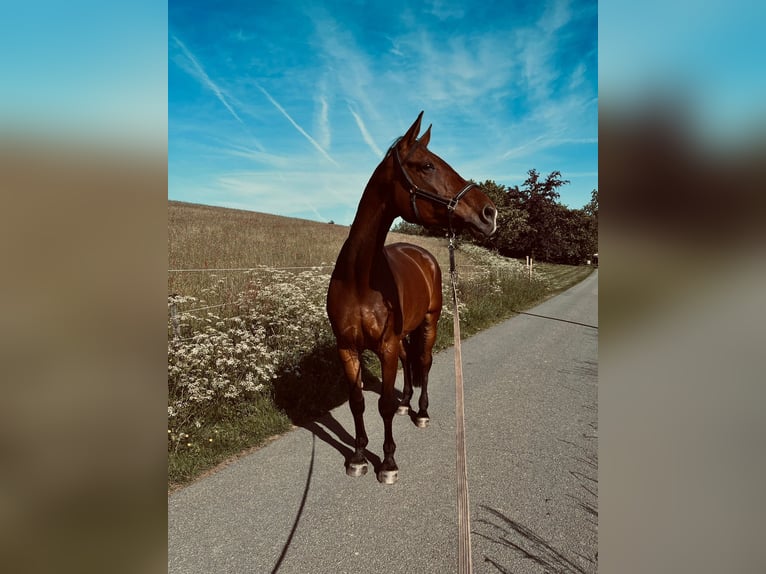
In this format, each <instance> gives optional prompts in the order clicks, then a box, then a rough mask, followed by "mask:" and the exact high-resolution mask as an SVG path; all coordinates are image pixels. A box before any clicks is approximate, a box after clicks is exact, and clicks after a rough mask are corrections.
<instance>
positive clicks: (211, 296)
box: [168, 202, 592, 490]
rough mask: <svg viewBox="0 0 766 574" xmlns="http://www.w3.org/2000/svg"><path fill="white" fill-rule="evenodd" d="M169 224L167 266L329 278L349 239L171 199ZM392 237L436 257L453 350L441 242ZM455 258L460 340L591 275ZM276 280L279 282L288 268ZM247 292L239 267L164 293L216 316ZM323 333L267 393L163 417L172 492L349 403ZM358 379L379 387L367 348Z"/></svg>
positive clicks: (472, 251)
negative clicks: (300, 270)
mask: <svg viewBox="0 0 766 574" xmlns="http://www.w3.org/2000/svg"><path fill="white" fill-rule="evenodd" d="M168 225H169V228H168V236H169V245H168V251H169V261H170V269H213V268H226V269H242V268H254V267H257V266H259V265H265V266H271V267H302V266H317V265H326V267H324V268H323V269H322V270H321V272H322V273H329V272H330V269H331V265H332V263H334V260H335V257H336V256H337V253H338V251H339V250H340V247H341V245H342V244H343V241H344V240H345V238H346V236H347V234H348V228H347V227H345V226H340V225H330V224H323V223H317V222H311V221H303V220H297V219H289V218H282V217H277V216H273V215H265V214H260V213H254V212H246V211H238V210H231V209H224V208H214V207H207V206H199V205H192V204H183V203H177V202H170V203H169V217H168ZM394 241H408V242H411V243H416V244H418V245H421V246H423V247H425V248H426V249H428V250H429V251H431V252H432V253H434V255H435V256H436V258H437V259H438V260H439V262H440V264H441V266H442V270H443V275H444V283H445V289H444V295H445V297H444V312H443V315H442V318H441V320H440V321H439V332H438V337H437V342H436V347H435V348H436V350H440V349H443V348H445V347H448V346H451V345H452V344H453V340H452V337H453V330H452V313H451V308H452V300H451V295H450V293H451V291H450V290H449V280H450V276H449V272H448V270H449V254H448V249H447V242H446V240H444V239H440V238H433V237H419V236H410V235H400V234H389V237H388V242H394ZM456 261H457V269H458V274H459V280H458V286H459V288H458V290H459V298H460V302H461V305H464V307H463V308H461V311H460V319H461V334H462V336H463V338H465V337H469V336H470V335H472V334H474V333H476V332H478V331H480V330H482V329H485V328H487V327H489V326H491V325H493V324H496V323H498V322H500V321H502V320H504V319H506V318H508V317H511V316H513V315H514V313H515V312H519V311H524V310H526V309H529V308H530V307H532V306H534V305H535V304H537V303H539V302H541V301H543V300H545V299H546V298H548V297H550V296H552V295H553V294H556V293H558V292H561V291H563V290H564V289H566V288H568V287H570V286H571V285H574V284H575V283H577V282H579V281H581V280H582V279H584V278H585V277H586V276H587V275H588V274H589V273H590V272H591V271H592V268H591V267H585V266H580V267H577V266H567V265H550V264H539V265H536V267H535V270H534V273H533V276H532V278H530V277H529V276H528V274H527V273H526V271H525V267H524V265H523V262H518V261H513V260H507V259H504V258H501V257H499V256H497V255H494V254H492V253H490V252H488V251H486V250H483V249H480V248H477V247H475V246H472V245H468V244H466V245H461V246H460V247H459V249H458V251H457V252H456ZM277 275H278V274H277ZM281 277H282V279H281V280H282V281H285V279H284V272H282V275H281ZM297 277H298V275H297V271H296V279H297ZM248 288H250V289H252V288H253V277H252V276H250V275H248V274H247V273H243V272H242V271H208V272H191V273H178V272H171V273H169V277H168V294H171V293H178V294H180V295H184V296H192V297H196V298H197V299H198V300H199V301H198V302H197V303H194V304H193V305H194V306H195V307H200V306H208V305H210V306H212V305H220V307H216V308H214V309H212V310H210V311H205V313H207V312H213V313H215V314H216V315H217V316H218V317H227V316H231V315H232V314H236V313H237V312H238V307H237V304H236V301H237V300H238V297H239V295H240V294H241V293H242V292H243V291H246V290H247V289H248ZM322 289H324V286H322ZM320 295H322V297H323V296H324V295H323V293H321V294H320ZM256 298H257V297H256ZM314 312H316V309H315V310H314ZM211 321H212V323H215V320H211ZM212 323H211V324H212ZM185 335H188V333H185ZM325 335H329V325H328V326H327V333H325V334H324V335H322V336H319V337H317V338H316V340H312V342H311V344H310V345H309V344H307V343H305V342H304V343H303V345H304V346H303V347H301V348H300V349H295V350H291V352H290V353H289V357H290V359H289V361H288V364H282V365H280V366H279V367H278V368H276V375H275V378H274V379H273V380H271V381H270V382H269V383H268V385H267V388H266V389H265V390H263V391H260V392H253V393H245V394H243V395H242V396H241V397H239V398H238V399H237V400H232V401H228V402H227V401H226V400H220V397H219V398H218V399H217V400H214V401H210V403H209V406H208V407H205V405H204V404H203V405H202V407H200V408H202V409H203V411H202V414H201V415H200V414H199V413H196V414H195V415H194V416H191V415H190V416H187V417H185V418H179V417H177V418H170V417H169V422H168V431H169V432H168V483H169V488H170V489H171V490H172V489H175V488H178V487H179V486H181V485H184V484H187V483H189V482H190V481H192V480H194V479H195V478H197V477H199V476H201V475H203V474H204V473H205V472H206V471H209V470H210V469H211V468H214V467H215V466H216V465H218V464H220V463H222V462H225V461H227V460H230V459H232V458H234V457H236V456H238V455H239V454H240V453H242V452H243V451H247V450H248V449H250V448H252V447H256V446H258V445H261V444H263V443H264V442H265V441H266V440H268V439H269V437H272V436H275V435H279V434H281V433H284V432H285V431H287V430H288V429H290V428H291V426H292V425H301V424H307V423H308V422H310V421H311V420H313V419H315V418H317V417H319V416H321V415H322V414H324V413H326V412H327V411H329V410H331V409H333V408H335V407H337V406H339V405H341V404H343V403H344V402H345V401H346V399H347V394H346V393H347V391H346V382H345V378H344V375H343V371H342V369H341V366H340V362H339V360H338V359H337V354H336V350H335V347H334V344H333V341H332V339H331V336H325ZM295 357H297V359H296V358H295ZM238 376H241V374H240V375H238ZM363 377H364V380H365V387H366V388H376V386H377V385H379V384H380V381H379V377H380V368H379V364H378V361H377V358H376V357H375V356H374V355H373V354H372V353H370V352H369V351H367V352H365V353H364V355H363ZM169 383H170V381H169ZM400 384H401V382H400ZM170 389H171V387H170V385H169V392H170ZM177 391H178V389H174V392H177ZM200 421H201V422H200ZM187 435H188V436H187Z"/></svg>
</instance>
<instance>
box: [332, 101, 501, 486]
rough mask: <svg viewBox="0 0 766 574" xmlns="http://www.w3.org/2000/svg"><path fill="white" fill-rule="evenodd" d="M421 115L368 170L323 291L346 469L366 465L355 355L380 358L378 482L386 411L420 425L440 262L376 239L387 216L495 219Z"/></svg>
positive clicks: (471, 224)
mask: <svg viewBox="0 0 766 574" xmlns="http://www.w3.org/2000/svg"><path fill="white" fill-rule="evenodd" d="M422 118H423V112H422V111H421V112H420V114H419V115H418V117H417V119H416V120H415V122H414V123H413V124H412V126H411V127H410V128H409V129H408V130H407V132H406V133H405V134H404V135H403V136H402V137H400V138H398V139H397V140H396V141H395V142H394V143H393V145H392V146H391V147H390V148H389V150H388V151H387V152H386V155H385V157H384V158H383V160H382V161H381V162H380V164H379V165H378V166H377V168H376V169H375V171H374V172H373V174H372V176H371V177H370V180H369V182H368V183H367V187H366V188H365V190H364V193H363V194H362V197H361V199H360V201H359V207H358V209H357V212H356V216H355V218H354V221H353V223H352V225H351V227H350V229H349V234H348V238H347V239H346V241H345V243H344V244H343V247H342V248H341V250H340V253H339V254H338V259H337V261H336V263H335V268H334V270H333V272H332V276H331V278H330V285H329V288H328V291H327V315H328V318H329V320H330V324H331V326H332V330H333V334H334V335H335V339H336V343H337V350H338V355H339V357H340V361H341V363H342V365H343V371H344V373H345V377H346V379H347V382H348V390H349V406H350V408H351V413H352V415H353V417H354V428H355V433H356V439H355V450H354V453H353V455H351V456H350V457H349V459H348V460H347V461H346V474H348V475H349V476H361V475H363V474H366V473H367V460H366V458H365V454H364V452H365V448H366V447H367V444H368V438H367V433H366V431H365V428H364V419H363V414H364V395H363V393H362V389H363V382H362V370H361V363H360V356H361V353H362V352H363V351H364V350H365V349H369V350H372V351H373V352H374V353H375V354H376V355H377V357H378V359H379V360H380V365H381V374H382V385H381V394H380V399H379V400H378V411H379V413H380V416H381V417H382V418H383V424H384V433H385V436H384V442H383V453H384V458H383V460H382V462H381V464H380V466H379V470H378V472H377V479H378V481H379V482H381V483H383V484H394V483H395V482H396V481H397V480H398V477H399V469H398V467H397V465H396V461H395V460H394V452H395V450H396V443H395V442H394V438H393V433H392V421H393V418H394V414H395V413H396V412H399V413H400V414H410V415H411V416H412V415H414V417H413V418H414V421H415V423H416V425H417V426H418V427H425V426H427V425H428V422H429V416H428V391H427V389H428V373H429V371H430V369H431V363H432V357H431V353H432V349H433V346H434V342H435V340H436V329H437V322H438V320H439V316H440V314H441V310H442V288H441V269H440V267H439V264H438V263H437V261H436V259H435V258H434V256H433V255H432V254H431V253H429V252H428V251H426V250H425V249H423V248H421V247H418V246H416V245H412V244H409V243H394V244H391V245H387V246H386V245H385V240H386V235H387V233H388V230H389V228H390V227H391V224H392V223H393V221H394V219H396V218H397V217H401V218H402V219H404V220H405V221H408V222H410V223H416V224H420V225H424V226H431V227H433V226H439V227H448V228H449V229H450V233H455V232H457V231H459V230H462V229H468V230H469V231H471V232H472V233H473V234H474V235H477V236H484V237H489V236H490V235H492V234H493V233H494V232H495V230H496V227H497V222H496V220H497V209H496V207H495V205H494V204H493V203H492V201H491V200H490V199H489V198H488V197H487V195H486V194H485V193H484V192H483V191H482V190H481V188H480V187H479V186H478V185H477V184H475V183H469V182H467V181H466V180H465V179H463V178H462V177H461V176H460V175H458V174H457V172H455V170H454V169H452V167H450V166H449V165H448V164H447V163H446V162H445V161H444V160H443V159H441V158H440V157H439V156H437V155H436V154H434V153H432V152H431V151H429V150H428V148H427V146H428V143H429V141H430V139H431V126H430V125H429V127H428V129H427V130H426V131H425V133H424V134H423V136H422V137H420V139H418V134H419V133H420V124H421V120H422ZM400 360H401V362H402V366H403V371H404V390H403V397H402V400H401V403H399V402H398V401H397V399H396V396H395V389H394V383H395V380H396V372H397V368H398V364H399V361H400ZM413 385H415V386H420V388H421V393H420V398H419V402H418V407H419V410H418V412H417V413H414V411H413V409H412V408H411V406H410V399H411V398H412V393H413V391H412V387H413Z"/></svg>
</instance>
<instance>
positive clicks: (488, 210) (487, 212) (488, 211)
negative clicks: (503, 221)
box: [482, 205, 495, 221]
mask: <svg viewBox="0 0 766 574" xmlns="http://www.w3.org/2000/svg"><path fill="white" fill-rule="evenodd" d="M482 214H483V215H484V219H485V220H487V221H490V220H491V219H492V218H493V217H494V216H495V208H494V207H492V206H491V205H485V206H484V210H483V211H482Z"/></svg>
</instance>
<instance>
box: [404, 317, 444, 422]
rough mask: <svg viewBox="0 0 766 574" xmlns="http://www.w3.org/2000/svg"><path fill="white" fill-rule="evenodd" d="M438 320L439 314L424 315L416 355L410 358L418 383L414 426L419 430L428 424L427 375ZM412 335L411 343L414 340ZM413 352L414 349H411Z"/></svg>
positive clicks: (431, 358)
mask: <svg viewBox="0 0 766 574" xmlns="http://www.w3.org/2000/svg"><path fill="white" fill-rule="evenodd" d="M438 320H439V313H428V314H426V317H425V320H424V321H423V324H422V325H421V326H420V327H419V328H418V330H417V335H418V337H417V341H418V346H417V354H414V356H411V358H410V360H411V361H412V363H413V365H414V366H413V371H414V373H416V376H417V382H419V383H420V400H419V401H418V408H419V410H418V413H417V415H415V424H416V425H417V426H418V427H419V428H425V427H427V426H428V423H429V422H430V418H429V416H428V373H429V372H430V371H431V364H432V363H433V354H432V351H433V348H434V343H436V324H437V322H438ZM412 335H413V341H414V340H416V339H415V337H414V335H415V333H413V334H412ZM412 350H413V351H415V350H416V349H414V348H413V349H412ZM416 384H417V383H416Z"/></svg>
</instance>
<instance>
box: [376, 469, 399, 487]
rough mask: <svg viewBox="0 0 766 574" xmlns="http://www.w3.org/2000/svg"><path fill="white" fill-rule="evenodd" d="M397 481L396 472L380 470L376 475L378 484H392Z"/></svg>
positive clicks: (397, 474)
mask: <svg viewBox="0 0 766 574" xmlns="http://www.w3.org/2000/svg"><path fill="white" fill-rule="evenodd" d="M398 479H399V471H398V470H381V471H380V472H379V473H378V482H380V483H382V484H394V483H395V482H396V481H397V480H398Z"/></svg>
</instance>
